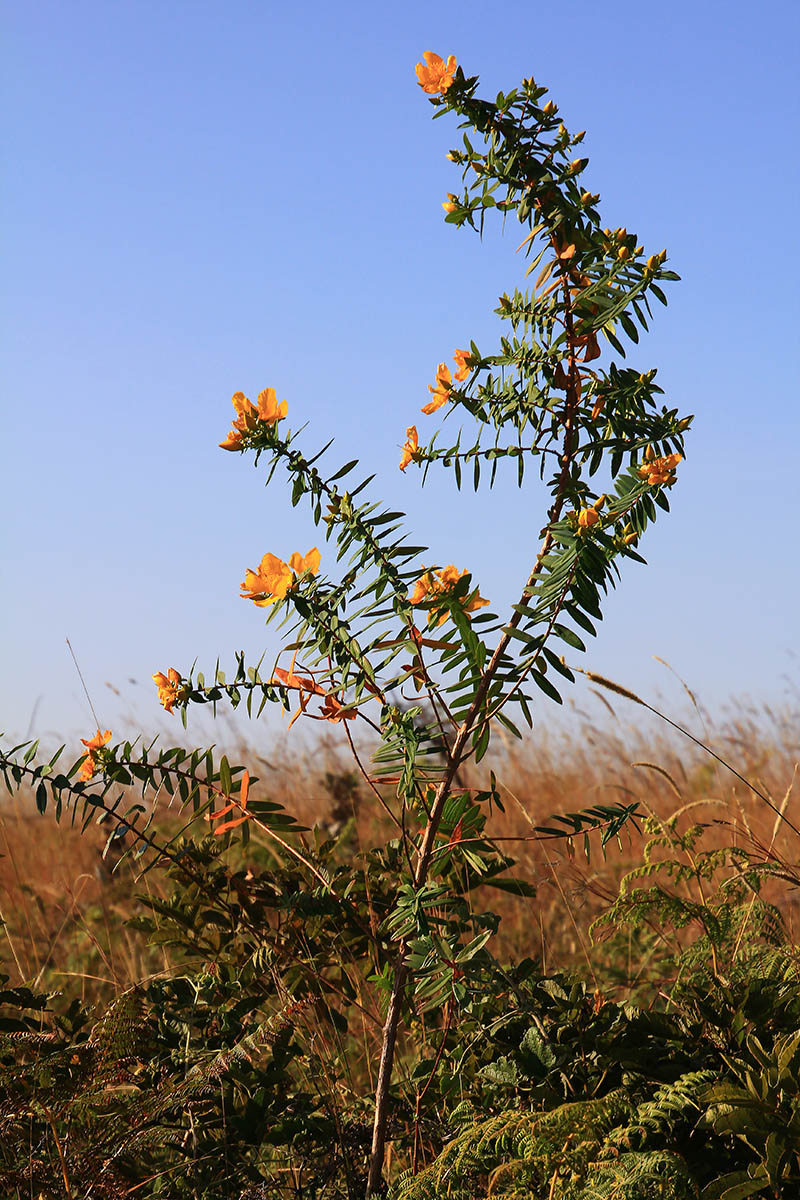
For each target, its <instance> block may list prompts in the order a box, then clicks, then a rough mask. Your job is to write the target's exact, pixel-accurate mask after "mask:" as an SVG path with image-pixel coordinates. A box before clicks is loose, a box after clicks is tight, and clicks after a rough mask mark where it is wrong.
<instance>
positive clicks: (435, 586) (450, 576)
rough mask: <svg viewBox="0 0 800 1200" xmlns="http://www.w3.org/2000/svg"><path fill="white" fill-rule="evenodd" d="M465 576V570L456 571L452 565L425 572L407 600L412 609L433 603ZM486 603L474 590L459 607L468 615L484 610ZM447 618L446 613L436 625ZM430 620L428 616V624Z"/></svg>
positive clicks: (441, 623) (442, 622)
mask: <svg viewBox="0 0 800 1200" xmlns="http://www.w3.org/2000/svg"><path fill="white" fill-rule="evenodd" d="M466 574H467V571H466V570H463V571H458V570H456V568H455V566H453V564H452V563H451V565H450V566H449V567H443V568H442V570H441V571H426V572H425V574H424V575H422V576H421V577H420V578H419V579H418V580H417V582H416V584H415V585H414V590H413V592H412V593H411V595H410V596H409V600H410V602H411V604H413V605H414V607H418V606H419V605H421V604H430V603H431V602H435V601H436V600H438V599H440V598H441V597H443V596H445V595H447V593H448V592H452V591H453V589H454V588H455V586H456V584H457V583H458V581H459V579H463V577H464V576H465V575H466ZM488 603H489V601H488V600H484V598H483V596H481V594H480V592H479V591H478V590H477V589H476V590H475V592H474V594H473V595H472V596H469V597H466V599H465V600H462V601H461V607H462V608H463V610H464V612H467V613H469V612H474V611H475V610H476V609H477V608H485V607H486V605H487V604H488ZM447 616H448V614H447V613H444V614H442V616H440V617H439V618H438V620H437V621H436V624H437V625H443V624H444V622H445V621H446V620H447ZM431 620H432V618H431V617H430V616H429V617H428V621H429V623H430V622H431Z"/></svg>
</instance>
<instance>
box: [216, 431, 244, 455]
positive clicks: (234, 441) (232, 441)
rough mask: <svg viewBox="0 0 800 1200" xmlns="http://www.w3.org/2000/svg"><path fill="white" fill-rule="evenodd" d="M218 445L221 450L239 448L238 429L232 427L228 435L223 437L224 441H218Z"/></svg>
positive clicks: (240, 439)
mask: <svg viewBox="0 0 800 1200" xmlns="http://www.w3.org/2000/svg"><path fill="white" fill-rule="evenodd" d="M220 446H221V447H222V449H223V450H241V448H242V435H241V434H240V433H239V430H238V429H232V430H231V431H230V433H229V434H228V436H227V437H226V438H225V441H224V442H220Z"/></svg>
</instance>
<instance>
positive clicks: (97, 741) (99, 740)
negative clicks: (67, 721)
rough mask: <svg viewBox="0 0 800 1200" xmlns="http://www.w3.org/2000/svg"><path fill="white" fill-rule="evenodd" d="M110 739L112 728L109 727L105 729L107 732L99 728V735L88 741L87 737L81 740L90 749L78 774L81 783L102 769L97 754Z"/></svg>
mask: <svg viewBox="0 0 800 1200" xmlns="http://www.w3.org/2000/svg"><path fill="white" fill-rule="evenodd" d="M110 740H111V730H110V729H107V730H106V731H105V733H101V732H100V730H99V729H98V731H97V736H96V737H93V738H89V740H88V741H87V740H86V738H81V742H82V743H83V745H84V746H85V747H86V749H87V750H88V754H87V755H86V761H85V762H84V764H83V766H82V767H81V773H80V775H79V776H78V778H79V779H80V781H81V783H86V781H87V780H89V779H91V778H92V776H93V775H95V774H96V773H97V772H98V771H99V770H100V765H99V762H98V759H97V757H96V756H97V753H98V751H101V750H102V749H103V746H105V745H106V744H107V742H109V741H110Z"/></svg>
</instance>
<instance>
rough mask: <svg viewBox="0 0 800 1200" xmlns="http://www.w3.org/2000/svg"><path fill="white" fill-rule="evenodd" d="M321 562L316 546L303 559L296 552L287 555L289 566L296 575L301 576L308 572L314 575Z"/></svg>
mask: <svg viewBox="0 0 800 1200" xmlns="http://www.w3.org/2000/svg"><path fill="white" fill-rule="evenodd" d="M321 561H322V555H321V554H320V552H319V550H318V549H317V547H316V546H315V547H314V548H313V550H309V552H308V554H306V555H305V557H303V555H301V554H298V552H297V551H295V552H294V554H290V555H289V566H290V567H291V568H292V570H293V571H294V573H295V574H296V575H302V574H303V573H304V572H305V571H310V572H311V574H312V575H316V573H317V571H319V564H320V562H321Z"/></svg>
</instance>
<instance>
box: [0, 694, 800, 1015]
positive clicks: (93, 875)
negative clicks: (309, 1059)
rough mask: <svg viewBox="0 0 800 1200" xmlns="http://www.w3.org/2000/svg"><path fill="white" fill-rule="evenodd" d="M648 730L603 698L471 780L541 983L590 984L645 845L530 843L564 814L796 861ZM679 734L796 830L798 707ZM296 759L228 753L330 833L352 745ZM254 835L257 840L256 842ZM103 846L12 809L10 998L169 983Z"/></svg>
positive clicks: (6, 942) (734, 794) (374, 831)
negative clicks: (606, 812) (26, 988)
mask: <svg viewBox="0 0 800 1200" xmlns="http://www.w3.org/2000/svg"><path fill="white" fill-rule="evenodd" d="M601 706H602V707H601ZM632 710H633V711H632ZM645 717H646V714H645ZM641 718H642V710H639V709H637V708H635V706H633V705H631V704H630V702H628V701H625V700H621V699H619V698H618V697H616V696H614V695H613V694H610V693H605V692H604V693H603V694H602V695H600V694H599V693H598V700H597V704H596V706H595V712H594V715H592V716H590V715H589V714H588V713H581V712H579V711H577V710H576V711H575V712H574V713H573V717H572V722H571V725H570V726H569V728H567V727H565V728H564V729H563V730H562V732H560V733H552V734H550V735H545V736H542V735H541V734H539V733H538V732H534V733H532V734H531V735H529V736H528V737H527V738H526V739H525V740H524V741H522V742H517V741H515V740H514V739H512V738H510V737H505V738H504V739H503V740H502V741H498V743H497V745H496V747H495V749H494V750H493V752H492V753H491V754H490V756H489V757H488V758H487V760H485V762H484V763H482V764H481V765H480V767H478V768H475V767H473V768H471V771H470V772H469V777H468V782H469V783H471V784H473V785H474V786H478V785H479V784H480V785H481V786H485V785H486V778H487V775H488V769H489V768H491V769H493V770H494V771H495V773H496V776H497V780H498V786H499V790H500V794H501V796H502V798H503V803H504V806H505V812H504V813H500V812H495V813H494V814H493V815H492V817H491V820H490V825H489V831H490V833H491V835H492V836H494V837H496V838H497V839H499V840H498V843H497V844H498V846H499V847H500V848H501V849H503V851H504V852H506V853H509V854H511V855H512V856H513V857H514V858H515V859H516V860H517V866H516V867H515V868H514V871H513V873H514V874H515V875H516V876H519V877H523V878H525V879H527V880H529V881H531V882H533V883H534V884H535V885H536V887H537V896H536V898H535V899H518V898H513V899H512V898H509V897H506V896H501V895H499V894H498V893H494V892H492V893H491V894H488V892H487V894H486V895H485V897H480V898H476V903H485V904H486V905H487V906H488V907H491V908H492V910H493V911H496V912H499V913H501V914H502V916H503V918H504V919H503V924H502V926H501V934H500V938H499V941H498V942H497V944H496V946H495V950H496V953H498V954H500V955H501V956H506V957H508V958H512V959H520V958H522V957H524V956H531V957H534V958H541V960H542V963H543V967H544V969H545V970H548V971H550V970H558V969H560V968H562V967H567V966H573V967H576V968H577V969H579V970H581V971H582V973H584V974H587V975H589V976H590V975H591V974H592V970H593V966H592V964H593V962H594V961H595V960H596V959H597V955H598V954H601V953H602V948H598V947H593V946H592V945H591V944H590V942H589V939H588V935H587V929H588V926H589V924H590V922H591V920H592V919H593V918H594V917H595V916H597V915H598V914H599V913H600V912H601V911H602V910H603V908H604V907H605V905H606V904H607V903H608V902H609V901H610V900H611V899H612V898H613V897H614V895H616V891H617V886H618V883H619V879H620V877H621V875H622V874H623V873H624V872H625V871H626V870H629V869H630V868H631V867H632V866H634V865H635V864H636V863H637V862H639V861H640V859H641V850H642V841H641V838H640V837H638V836H637V835H636V834H635V833H631V834H628V833H626V834H625V835H624V836H623V839H622V845H621V847H618V846H617V845H616V844H613V843H612V844H611V845H610V846H609V847H608V849H607V854H606V856H605V858H604V857H603V855H602V854H601V853H600V850H599V840H598V838H597V837H596V836H595V837H594V838H593V841H592V851H593V853H592V858H591V860H590V862H589V863H587V862H586V860H585V859H584V857H583V853H582V848H581V846H577V847H575V848H574V852H573V853H570V849H572V848H570V847H569V846H567V845H566V844H565V843H564V842H554V841H546V842H541V841H534V840H530V838H531V826H533V825H537V824H542V823H545V822H546V821H547V819H548V817H549V816H550V815H551V814H554V813H559V812H566V811H576V810H582V809H586V808H588V807H590V806H592V805H595V804H608V803H613V802H624V803H632V802H634V801H636V802H638V803H639V805H640V806H641V808H642V810H643V811H644V812H648V813H652V814H655V815H657V816H659V817H661V818H666V817H668V816H670V815H672V814H673V813H674V812H675V811H676V810H679V809H681V810H683V811H684V817H683V820H684V822H685V823H686V822H689V821H691V822H700V823H703V824H704V825H706V826H707V828H706V831H705V834H704V844H707V845H713V844H723V843H727V844H731V843H734V844H735V843H737V842H738V843H739V844H750V843H751V842H752V841H753V840H754V841H756V842H757V843H760V844H761V845H763V846H772V847H773V850H774V852H776V853H778V854H783V855H784V856H785V857H787V858H788V859H789V860H790V861H796V860H797V851H798V838H797V836H796V835H795V834H794V833H793V832H792V831H791V829H790V828H789V827H788V826H787V825H786V824H784V823H782V822H781V821H779V820H776V816H775V813H774V812H773V811H771V810H770V808H769V807H768V805H766V804H765V803H764V802H763V801H762V800H761V799H759V798H758V797H757V796H756V795H754V793H753V792H752V791H751V790H750V789H749V788H748V787H747V786H746V785H745V784H744V783H742V782H741V781H740V780H739V779H737V778H736V777H735V776H734V775H733V774H731V773H730V772H729V771H727V770H726V769H725V768H724V767H723V766H722V765H720V764H719V763H718V762H717V761H715V760H714V759H713V758H711V757H709V756H708V755H707V754H705V753H704V752H703V751H702V750H701V749H699V748H698V747H697V746H695V745H693V744H692V743H691V742H689V741H687V740H686V739H684V738H681V737H680V735H678V734H677V733H675V732H674V731H673V730H671V729H669V727H667V726H665V725H663V724H659V723H658V722H657V721H656V720H655V718H652V719H650V718H647V719H645V720H642V719H641ZM682 719H683V722H684V723H685V724H687V725H690V726H691V729H692V731H693V732H694V733H695V734H696V736H698V737H700V738H701V739H703V740H705V741H706V742H707V744H708V745H709V746H711V747H712V748H713V749H714V750H715V752H716V753H717V754H719V755H720V757H721V758H724V759H726V760H727V761H728V762H729V763H731V765H733V766H735V768H736V770H737V771H738V772H739V773H740V775H742V776H744V777H745V778H746V779H748V780H749V781H750V782H752V783H753V784H754V785H755V786H756V787H757V788H758V789H759V790H760V791H761V792H763V793H764V794H765V795H766V796H767V797H768V798H769V799H770V800H771V802H772V803H773V804H774V806H775V807H776V808H781V807H782V806H783V809H784V811H785V815H786V816H787V817H789V818H790V820H792V821H793V822H794V824H795V825H797V826H798V827H800V817H798V808H800V804H799V803H798V801H799V800H800V788H798V789H796V790H795V791H794V792H792V784H793V779H794V773H795V770H796V764H797V762H798V758H800V720H798V715H797V706H796V704H795V703H793V701H792V700H791V699H790V700H789V701H788V702H786V703H785V704H783V705H782V706H780V707H778V708H769V707H766V706H761V707H759V706H756V705H754V704H750V703H746V702H743V703H738V704H734V705H732V706H730V707H729V708H728V709H727V711H726V713H725V714H724V715H723V717H722V719H720V720H718V721H717V722H715V723H713V724H711V723H710V722H709V721H708V720H707V719H705V718H704V717H703V714H702V711H701V710H700V709H699V707H692V706H689V707H688V709H687V712H686V713H685V714H684V715H683V718H682ZM284 744H285V745H288V746H290V747H291V746H292V745H294V747H295V750H294V753H293V754H291V753H288V754H287V752H285V751H284V752H283V754H284V757H281V752H280V751H275V752H274V753H273V752H272V751H270V760H269V762H268V763H267V762H266V761H265V759H264V758H263V757H262V756H261V755H260V753H259V752H258V751H256V750H255V749H254V745H253V744H252V743H251V742H249V740H243V739H242V738H241V736H240V737H239V738H238V740H237V739H236V738H232V739H231V744H230V745H227V746H225V747H224V748H225V750H226V752H227V753H228V755H229V757H230V759H231V761H235V762H240V763H246V764H248V766H250V768H251V770H253V771H255V772H257V773H258V774H259V775H260V776H261V783H260V785H259V786H260V788H261V789H263V791H264V792H266V793H267V794H268V795H270V796H271V797H272V798H274V799H276V800H280V802H281V803H282V804H283V805H284V806H285V807H286V808H287V809H288V810H289V811H290V812H292V813H294V814H295V815H296V816H297V817H298V818H299V819H300V820H301V821H302V822H303V823H305V824H307V825H309V826H313V825H314V824H316V823H322V824H325V823H326V822H327V821H329V820H330V818H331V815H332V813H331V810H332V807H333V800H332V798H331V794H330V791H329V790H328V789H327V788H326V786H325V773H326V772H329V773H330V774H331V775H333V776H337V775H341V774H342V773H343V772H346V771H351V770H353V762H352V758H351V757H350V756H349V752H348V747H347V745H346V743H345V744H344V745H343V744H342V743H341V741H340V740H334V739H333V738H331V737H328V738H323V739H322V740H321V741H319V742H318V743H315V744H314V746H313V747H305V748H304V747H303V745H302V743H301V741H300V739H299V738H298V740H297V741H296V742H294V743H291V742H286V743H284ZM334 815H335V814H334ZM166 819H167V821H169V819H170V814H169V812H167V814H166ZM204 829H205V827H204ZM357 829H358V839H359V841H360V843H361V845H362V846H365V847H366V846H369V845H374V844H376V843H378V842H380V840H381V839H382V838H385V837H386V836H389V835H390V827H389V825H388V822H386V819H385V817H383V815H382V814H381V812H380V810H379V809H378V808H377V805H376V804H375V803H374V802H373V800H372V797H371V796H370V793H369V791H368V789H367V788H366V787H365V786H362V788H361V803H360V805H359V809H358V814H357ZM253 836H254V839H256V840H257V839H258V837H259V834H258V831H257V830H255V831H254V834H253ZM106 837H107V832H106V827H102V828H98V827H97V826H95V825H92V826H90V827H89V828H88V829H87V831H86V832H85V833H83V834H81V832H80V831H79V829H78V828H74V827H72V826H71V825H70V823H69V820H68V819H67V818H65V819H64V821H63V822H62V823H61V824H60V825H59V824H57V823H56V822H55V820H54V818H53V817H52V816H51V815H49V814H48V815H47V816H45V817H41V816H39V815H38V813H36V811H35V808H34V804H33V799H32V797H31V796H30V795H26V794H25V793H24V792H23V793H21V794H20V795H18V796H16V797H13V798H6V799H5V801H4V802H2V805H1V806H0V854H2V855H3V857H2V858H0V911H1V912H2V919H3V921H4V923H5V927H4V928H3V929H2V930H0V945H1V946H2V949H0V966H1V968H2V970H3V971H4V972H5V973H6V974H8V975H9V977H10V981H11V983H12V984H16V983H20V982H30V981H34V982H36V983H37V984H40V985H41V984H44V985H46V986H48V987H54V988H59V989H61V988H63V989H64V990H65V991H66V992H67V994H71V995H79V996H81V997H82V998H83V999H91V998H93V997H95V996H97V997H100V996H104V997H108V995H110V994H115V993H118V992H120V991H122V990H124V989H125V988H127V987H129V986H130V985H131V983H133V982H134V981H135V980H141V979H142V978H144V977H146V976H147V975H149V974H152V973H155V972H158V971H161V970H164V969H169V961H168V959H167V957H166V954H165V952H164V951H163V950H161V949H158V950H157V949H154V948H151V947H148V946H147V945H146V944H145V942H144V939H143V938H142V936H141V935H139V934H138V933H136V932H134V931H132V930H129V929H128V928H126V925H125V921H126V919H127V918H128V917H129V916H131V915H132V914H133V913H134V912H135V911H136V909H137V901H136V899H135V897H136V894H137V893H140V892H142V891H145V890H146V889H148V888H154V889H157V888H158V887H159V877H158V875H157V873H151V874H149V875H147V876H144V877H143V878H141V879H137V876H136V874H135V868H134V867H133V866H131V865H130V863H129V862H123V864H122V866H121V868H120V869H119V871H115V872H113V873H111V872H110V870H109V864H108V862H104V861H103V859H102V850H103V846H104V844H105V840H106ZM781 903H782V905H783V909H784V917H785V919H786V922H787V925H788V927H789V929H790V932H791V933H792V935H793V938H794V940H795V942H796V940H797V938H796V934H797V930H798V925H799V924H800V919H799V918H800V913H799V912H798V903H800V900H798V893H797V892H795V893H793V892H792V891H791V890H789V891H787V890H786V889H784V891H783V895H782V900H781Z"/></svg>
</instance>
